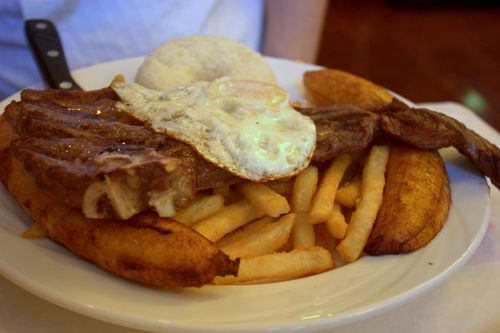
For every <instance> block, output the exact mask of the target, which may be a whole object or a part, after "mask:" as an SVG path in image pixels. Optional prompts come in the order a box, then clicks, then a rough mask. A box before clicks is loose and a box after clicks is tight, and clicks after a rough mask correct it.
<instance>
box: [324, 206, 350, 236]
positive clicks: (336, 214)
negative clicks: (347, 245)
mask: <svg viewBox="0 0 500 333" xmlns="http://www.w3.org/2000/svg"><path fill="white" fill-rule="evenodd" d="M325 225H326V228H327V229H328V232H329V233H330V235H332V236H333V237H334V238H336V239H343V238H344V237H345V234H346V231H347V227H348V224H347V222H346V221H345V216H344V214H342V211H341V210H340V206H339V205H338V204H334V205H333V210H332V215H330V217H329V218H328V219H326V221H325Z"/></svg>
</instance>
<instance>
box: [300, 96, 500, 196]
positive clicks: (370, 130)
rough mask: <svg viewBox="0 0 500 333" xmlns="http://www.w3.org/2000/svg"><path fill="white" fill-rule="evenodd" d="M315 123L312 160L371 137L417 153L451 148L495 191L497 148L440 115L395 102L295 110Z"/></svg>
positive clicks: (499, 166)
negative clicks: (370, 106)
mask: <svg viewBox="0 0 500 333" xmlns="http://www.w3.org/2000/svg"><path fill="white" fill-rule="evenodd" d="M298 110H299V111H300V112H302V113H303V114H306V115H309V116H310V117H311V118H312V119H313V120H314V122H315V124H316V129H317V135H318V144H317V146H316V150H315V152H314V155H313V160H314V161H318V162H321V161H326V160H329V159H332V158H334V157H335V156H338V155H339V154H341V153H343V152H346V151H349V152H354V151H359V150H362V149H363V148H365V147H366V146H367V145H369V144H370V143H371V142H372V140H373V139H375V138H389V139H393V140H394V139H396V140H397V141H401V142H404V143H406V144H409V145H411V146H414V147H417V148H421V149H439V148H443V147H451V146H453V147H455V148H456V149H457V150H458V151H459V152H461V153H462V154H463V155H465V156H466V157H467V158H468V159H469V160H470V161H471V162H472V163H473V164H474V165H475V166H476V167H477V168H478V170H479V171H481V172H482V173H483V174H484V175H486V176H488V177H489V178H490V179H491V181H492V183H493V184H494V185H495V186H496V187H499V188H500V150H499V149H498V147H497V146H495V145H494V144H492V143H490V142H488V141H487V140H485V139H484V138H482V137H481V136H480V135H478V134H477V133H475V132H474V131H472V130H470V129H468V128H467V127H465V126H464V125H463V124H462V123H460V122H459V121H457V120H455V119H453V118H450V117H448V116H446V115H444V114H442V113H438V112H435V111H431V110H426V109H415V108H410V107H408V106H406V105H405V104H403V103H401V102H399V101H397V100H395V101H394V102H393V103H392V104H390V105H388V106H386V107H384V108H382V109H377V110H374V111H363V110H361V109H359V108H357V107H354V106H351V105H334V106H329V107H322V108H298Z"/></svg>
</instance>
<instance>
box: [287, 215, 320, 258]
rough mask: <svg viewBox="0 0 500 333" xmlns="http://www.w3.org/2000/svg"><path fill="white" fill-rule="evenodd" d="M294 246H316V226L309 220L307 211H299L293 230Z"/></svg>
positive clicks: (295, 247)
mask: <svg viewBox="0 0 500 333" xmlns="http://www.w3.org/2000/svg"><path fill="white" fill-rule="evenodd" d="M292 237H293V248H294V249H299V248H308V247H311V246H314V244H315V243H316V237H315V233H314V226H313V225H312V224H310V223H309V222H308V217H307V213H301V212H299V213H297V221H296V222H295V226H294V227H293V231H292Z"/></svg>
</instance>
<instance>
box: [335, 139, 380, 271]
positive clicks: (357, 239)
mask: <svg viewBox="0 0 500 333" xmlns="http://www.w3.org/2000/svg"><path fill="white" fill-rule="evenodd" d="M388 159H389V147H387V146H374V147H373V148H372V149H371V151H370V153H369V155H368V159H367V161H366V163H365V166H364V168H363V180H362V183H361V199H360V200H359V202H358V205H357V207H356V210H355V211H354V213H353V214H352V216H351V220H350V221H349V227H348V228H347V234H346V236H345V238H344V239H343V240H342V241H340V243H339V244H338V245H337V247H336V249H337V252H338V253H339V254H340V255H341V257H342V258H343V259H344V260H345V261H346V262H352V261H354V260H356V259H357V258H358V257H359V256H360V254H361V252H362V251H363V248H364V247H365V244H366V242H367V240H368V237H369V236H370V232H371V230H372V228H373V224H374V223H375V219H376V218H377V213H378V211H379V209H380V206H381V205H382V198H383V194H384V186H385V169H386V166H387V161H388Z"/></svg>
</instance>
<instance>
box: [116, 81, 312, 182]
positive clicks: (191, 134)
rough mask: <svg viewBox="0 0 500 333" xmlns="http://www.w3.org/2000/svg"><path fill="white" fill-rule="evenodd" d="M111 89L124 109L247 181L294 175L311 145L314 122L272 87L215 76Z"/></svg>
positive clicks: (304, 163) (306, 158) (122, 84)
mask: <svg viewBox="0 0 500 333" xmlns="http://www.w3.org/2000/svg"><path fill="white" fill-rule="evenodd" d="M112 88H113V89H114V90H115V91H116V93H117V94H118V95H119V97H120V99H121V106H120V107H121V108H122V109H123V110H124V111H126V112H128V113H130V114H132V115H133V116H134V117H136V118H138V119H140V120H142V121H143V122H145V123H146V124H148V125H149V126H150V127H151V128H152V129H153V130H155V131H156V132H160V133H165V134H167V135H169V136H171V137H173V138H175V139H177V140H180V141H183V142H185V143H187V144H189V145H191V146H192V147H193V148H194V149H195V150H196V151H197V152H198V153H199V154H200V155H201V156H203V157H204V158H205V159H206V160H208V161H210V162H212V163H214V164H216V165H218V166H219V167H222V168H224V169H226V170H228V171H230V172H232V173H234V174H236V175H238V176H240V177H242V178H246V179H250V180H252V181H265V180H270V179H276V178H281V177H286V176H291V175H294V174H296V173H298V172H299V171H300V170H302V169H303V168H305V167H306V166H307V165H308V164H309V162H310V159H311V156H312V154H313V151H314V148H315V145H316V128H315V126H314V122H313V121H312V120H311V119H310V118H309V117H306V116H303V115H302V114H300V113H299V112H297V111H295V110H294V109H293V108H292V107H291V106H290V103H289V96H288V93H287V92H286V91H285V90H283V89H282V88H280V87H278V86H276V85H273V84H269V83H265V82H260V81H245V80H238V79H234V78H220V79H217V80H214V81H211V82H205V81H200V82H196V83H193V84H190V85H185V86H181V87H176V88H173V89H169V90H163V91H158V90H152V89H148V88H145V87H143V86H141V85H139V84H137V83H130V84H126V83H125V82H123V80H115V81H114V82H113V84H112Z"/></svg>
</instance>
